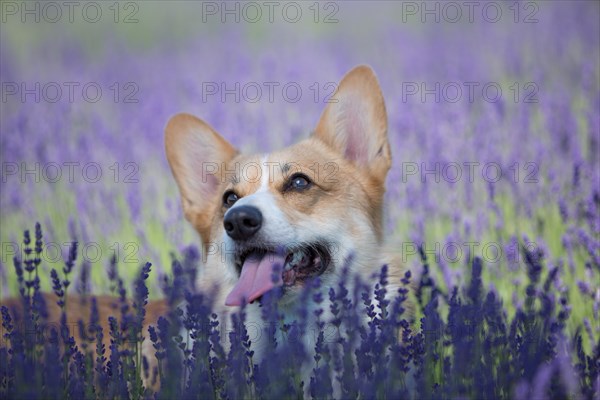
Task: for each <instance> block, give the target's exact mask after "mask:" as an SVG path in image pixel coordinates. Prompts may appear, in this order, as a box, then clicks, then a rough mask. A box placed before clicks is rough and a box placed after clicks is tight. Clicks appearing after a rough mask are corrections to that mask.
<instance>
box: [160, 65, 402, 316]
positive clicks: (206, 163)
mask: <svg viewBox="0 0 600 400" xmlns="http://www.w3.org/2000/svg"><path fill="white" fill-rule="evenodd" d="M165 144H166V152H167V158H168V160H169V164H170V166H171V169H172V171H173V175H174V176H175V179H176V181H177V184H178V186H179V189H180V191H181V196H182V202H183V209H184V212H185V216H186V218H187V219H188V220H189V221H190V222H191V223H192V224H193V226H194V227H195V228H196V230H197V231H198V232H199V234H200V236H201V238H202V242H203V250H204V255H205V257H206V258H205V259H206V265H205V271H203V273H204V276H205V278H208V279H209V280H212V281H213V283H212V284H213V285H221V286H224V287H225V292H226V293H225V294H226V295H227V297H226V299H225V302H226V304H227V305H240V304H241V303H242V302H243V301H244V299H245V300H246V301H248V302H251V301H253V300H255V299H257V298H259V297H260V296H261V295H262V294H264V293H265V292H267V291H268V290H270V289H271V288H273V287H275V286H283V287H284V296H285V297H286V298H287V299H293V298H294V295H295V294H297V293H298V292H299V291H300V290H299V289H300V288H301V287H302V285H303V283H304V282H305V281H306V280H307V279H309V278H311V277H314V276H317V275H321V276H322V277H323V278H322V279H332V278H333V277H335V276H336V274H337V273H339V271H340V270H341V268H342V266H343V265H344V264H348V263H350V264H351V265H352V266H353V267H355V266H356V267H358V268H359V269H360V267H361V266H366V265H368V264H369V263H375V262H376V261H375V260H376V259H377V257H378V256H379V254H377V253H378V251H379V245H380V243H381V240H382V221H381V219H382V202H383V195H384V191H385V178H386V175H387V172H388V170H389V168H390V165H391V152H390V146H389V143H388V140H387V116H386V111H385V105H384V101H383V97H382V94H381V90H380V88H379V84H378V82H377V79H376V77H375V75H374V73H373V71H372V70H371V69H370V68H369V67H366V66H359V67H357V68H354V69H353V70H352V71H350V72H349V73H348V74H347V75H346V76H345V77H344V78H343V79H342V81H341V82H340V84H339V86H338V89H337V91H336V92H335V94H334V96H333V97H332V99H331V100H330V103H329V104H328V105H327V107H326V108H325V110H324V112H323V114H322V115H321V118H320V120H319V122H318V124H317V127H316V129H315V131H314V133H313V134H312V135H311V136H310V137H309V138H307V139H305V140H303V141H301V142H299V143H297V144H295V145H293V146H290V147H287V148H285V149H283V150H281V151H276V152H272V153H268V154H254V155H245V154H240V153H239V152H238V151H236V149H235V148H234V147H233V146H232V145H231V144H230V143H229V142H227V141H226V140H225V139H224V138H223V137H221V136H220V135H219V134H218V133H217V132H215V131H214V130H213V129H212V128H211V127H210V126H209V125H208V124H206V123H205V122H203V121H202V120H200V119H198V118H196V117H194V116H191V115H189V114H178V115H176V116H174V117H173V118H171V120H170V121H169V123H168V124H167V127H166V137H165ZM349 260H351V261H349ZM373 267H378V265H373ZM355 270H356V269H355ZM357 272H360V271H357Z"/></svg>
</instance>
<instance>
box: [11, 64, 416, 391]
mask: <svg viewBox="0 0 600 400" xmlns="http://www.w3.org/2000/svg"><path fill="white" fill-rule="evenodd" d="M165 149H166V155H167V160H168V163H169V165H170V168H171V171H172V173H173V176H174V178H175V181H176V183H177V186H178V188H179V192H180V195H181V202H182V207H183V211H184V215H185V217H186V219H187V220H188V221H189V222H190V223H191V224H192V226H193V227H194V228H195V230H196V231H197V232H198V234H199V236H200V239H201V243H202V250H203V251H202V254H203V265H202V267H201V271H199V273H198V280H197V282H196V283H195V287H196V290H197V291H199V292H203V293H210V294H211V295H212V296H213V304H214V307H215V308H216V311H217V312H218V314H220V315H221V320H222V321H224V325H226V322H225V321H226V320H227V318H228V317H229V315H230V314H231V313H232V312H235V311H237V310H238V309H239V306H242V305H244V304H246V303H247V306H246V310H247V322H248V323H253V324H255V326H260V322H261V321H260V319H261V316H260V311H259V306H258V303H259V301H260V299H261V297H262V296H263V295H265V294H266V293H268V292H269V291H271V290H272V289H274V288H276V287H278V288H281V289H282V297H281V299H280V304H281V305H280V307H282V310H283V313H284V315H288V311H289V310H291V309H293V308H294V306H296V305H298V302H299V301H300V294H301V293H302V291H303V288H304V286H305V285H306V283H307V282H309V281H310V280H311V279H312V278H314V277H319V279H320V280H321V282H322V288H323V289H324V290H327V289H328V288H329V287H334V285H336V283H337V282H338V280H339V278H340V275H341V273H342V269H343V268H348V269H349V270H350V272H351V273H353V274H358V275H360V276H362V277H363V280H365V281H368V280H369V279H371V280H372V277H373V274H374V273H376V272H378V271H379V268H380V267H381V266H382V265H384V264H386V265H388V267H389V282H390V283H389V286H388V288H389V290H388V292H390V293H393V292H394V288H395V287H396V286H399V283H400V280H401V278H402V277H403V276H404V272H405V268H404V267H403V266H402V264H401V263H400V262H398V257H397V256H394V254H393V252H390V251H388V250H387V247H386V244H385V241H384V234H383V221H382V219H383V200H384V194H385V180H386V176H387V173H388V171H389V169H390V167H391V165H392V157H391V149H390V144H389V142H388V137H387V114H386V109H385V104H384V99H383V95H382V92H381V89H380V86H379V83H378V81H377V78H376V76H375V74H374V72H373V70H372V69H371V68H370V67H368V66H358V67H356V68H354V69H352V70H351V71H350V72H348V73H347V74H346V75H345V76H344V77H343V79H342V80H341V82H340V84H339V85H338V87H337V90H336V91H335V93H334V95H333V96H332V98H331V99H330V102H329V104H328V105H327V106H326V108H325V110H324V111H323V113H322V115H321V117H320V119H319V121H318V123H317V125H316V128H315V130H314V132H313V133H312V134H311V135H310V136H309V137H308V138H306V139H304V140H302V141H300V142H298V143H296V144H294V145H292V146H290V147H287V148H285V149H282V150H279V151H275V152H272V153H259V154H253V155H246V154H241V153H240V152H239V151H238V150H236V149H235V147H234V146H233V145H232V144H230V143H229V142H228V141H227V140H226V139H225V138H223V137H222V136H221V135H219V134H218V133H217V132H216V131H215V130H214V129H213V128H212V127H210V125H208V124H207V123H206V122H204V121H202V120H201V119H199V118H197V117H195V116H192V115H190V114H177V115H175V116H173V117H172V118H171V119H170V120H169V121H168V123H167V125H166V128H165ZM274 272H275V276H274ZM44 297H45V299H46V304H47V306H48V313H49V316H50V320H53V321H59V319H60V313H61V310H60V308H59V307H58V305H57V304H56V300H57V298H56V296H54V295H53V294H45V295H44ZM69 297H70V298H71V300H70V305H69V312H68V318H69V320H72V321H78V320H83V321H86V320H87V319H88V318H89V307H87V308H84V307H82V306H81V304H87V303H84V302H83V299H81V298H79V297H78V296H71V295H70V296H69ZM310 301H312V300H310ZM3 303H4V304H5V305H7V306H9V308H10V309H11V310H12V311H13V312H17V313H18V312H19V309H20V308H21V302H20V301H17V300H7V301H3ZM97 304H98V308H99V311H100V324H101V326H102V328H103V330H104V333H105V335H104V341H105V345H106V346H108V344H109V341H108V340H109V336H108V334H107V333H108V330H109V326H108V316H109V315H115V316H117V314H118V310H117V309H116V299H115V298H112V297H110V296H99V297H97ZM72 305H74V307H72ZM306 306H307V308H309V309H310V308H311V307H313V306H314V304H307V305H306ZM323 308H324V309H325V316H324V319H326V318H327V315H326V314H327V311H328V309H329V307H326V306H325V307H323ZM168 310H169V307H168V305H167V303H166V302H165V301H164V300H158V301H150V302H149V303H148V305H147V308H146V318H145V320H144V329H143V334H144V336H145V339H144V341H143V345H142V352H143V354H144V355H145V356H146V358H147V359H148V360H149V361H151V364H152V365H151V366H155V362H156V360H155V357H154V354H153V348H152V345H151V343H150V341H149V340H148V335H147V332H148V327H149V326H151V325H155V324H156V322H157V320H158V318H159V317H160V316H162V315H166V314H167V312H168ZM20 311H22V309H21V310H20ZM73 333H74V337H75V340H76V342H77V343H78V344H79V343H80V342H81V341H82V338H81V337H80V336H79V334H78V331H77V330H76V329H75V331H74V332H73ZM183 337H186V335H183ZM305 345H306V346H309V347H310V346H313V348H314V343H311V342H310V341H308V340H307V341H306V343H305ZM253 346H254V350H255V353H256V355H257V359H260V358H261V357H263V356H264V346H262V344H261V343H260V341H258V340H257V341H255V342H254V343H253ZM303 368H304V370H305V371H308V369H307V368H309V367H307V366H303ZM145 384H146V385H147V386H148V385H149V383H148V382H147V380H145ZM151 386H152V387H153V389H157V388H158V386H157V384H156V383H155V384H154V385H151Z"/></svg>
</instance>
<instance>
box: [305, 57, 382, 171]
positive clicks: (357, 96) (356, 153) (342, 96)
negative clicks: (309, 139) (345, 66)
mask: <svg viewBox="0 0 600 400" xmlns="http://www.w3.org/2000/svg"><path fill="white" fill-rule="evenodd" d="M314 136H315V137H317V138H319V139H320V140H322V141H323V142H325V143H326V144H327V145H329V146H330V147H331V148H332V149H334V150H337V151H340V152H341V153H342V155H343V156H344V158H346V159H347V160H350V161H351V162H353V163H354V164H355V165H357V166H358V167H360V168H366V169H367V170H369V172H370V173H371V175H372V176H373V177H375V178H377V179H380V180H381V182H384V181H385V177H386V175H387V172H388V170H389V169H390V166H391V165H392V155H391V151H390V145H389V143H388V139H387V114H386V111H385V103H384V101H383V95H382V94H381V89H380V87H379V83H378V82H377V78H376V77H375V73H374V72H373V70H372V69H371V68H370V67H368V66H366V65H361V66H358V67H355V68H354V69H352V70H351V71H350V72H348V73H347V74H346V75H345V76H344V77H343V78H342V81H341V82H340V84H339V86H338V88H337V90H336V91H335V93H334V95H333V96H332V97H331V99H330V104H328V105H327V107H326V108H325V110H324V111H323V114H322V115H321V119H320V120H319V123H318V125H317V128H316V130H315V132H314Z"/></svg>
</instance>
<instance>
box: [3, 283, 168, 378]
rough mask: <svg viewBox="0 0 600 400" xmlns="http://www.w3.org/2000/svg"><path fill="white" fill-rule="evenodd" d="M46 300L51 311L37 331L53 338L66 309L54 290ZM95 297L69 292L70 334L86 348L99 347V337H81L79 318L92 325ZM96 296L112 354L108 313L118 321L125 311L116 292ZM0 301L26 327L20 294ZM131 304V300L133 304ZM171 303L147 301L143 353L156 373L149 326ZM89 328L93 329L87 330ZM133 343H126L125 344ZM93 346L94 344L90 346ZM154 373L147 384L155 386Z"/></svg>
mask: <svg viewBox="0 0 600 400" xmlns="http://www.w3.org/2000/svg"><path fill="white" fill-rule="evenodd" d="M42 295H43V297H44V302H45V303H46V311H47V313H48V316H47V318H45V319H44V320H43V321H40V331H39V332H36V334H37V335H42V336H41V337H42V339H43V340H49V338H50V330H51V329H56V330H57V332H58V331H59V329H60V327H61V314H62V310H61V308H60V307H59V306H58V304H57V301H58V298H57V297H56V295H55V294H54V293H43V294H42ZM91 297H92V296H79V295H73V294H69V295H68V296H67V319H66V324H67V327H68V329H69V334H70V335H71V336H73V337H74V339H75V343H76V345H77V346H78V347H79V349H80V350H81V349H82V346H83V345H84V343H86V344H87V345H88V351H92V352H94V351H95V341H96V338H95V337H94V338H93V343H89V342H86V341H85V340H84V338H82V337H81V332H80V329H79V321H81V322H83V325H84V328H87V327H89V323H90V314H91V302H92V300H91ZM93 297H95V298H96V304H97V307H98V317H99V324H100V326H101V327H102V334H103V340H102V343H103V344H104V346H105V349H106V357H107V358H108V356H109V355H110V350H109V347H110V339H111V337H110V326H109V323H108V317H110V316H113V317H115V318H116V319H117V321H118V322H119V323H120V322H121V318H120V316H121V313H120V310H119V306H120V303H119V301H118V299H117V298H116V297H114V296H108V295H100V296H93ZM0 305H2V306H6V307H7V308H8V310H9V312H10V314H11V316H12V318H13V325H15V327H17V328H18V327H19V326H21V327H22V324H23V318H24V310H23V302H22V300H21V299H20V298H10V299H4V300H2V301H1V302H0ZM130 306H131V304H130ZM168 311H169V309H168V305H167V303H166V301H165V300H156V301H150V302H148V304H147V305H146V317H145V319H144V324H143V328H142V336H143V338H144V340H143V342H142V353H143V354H144V355H145V356H146V358H147V360H148V364H149V366H150V375H152V369H153V367H154V366H156V358H155V357H154V352H153V348H152V345H151V344H150V339H149V337H148V327H149V326H150V325H156V323H157V321H158V318H159V317H161V316H165V315H166V314H167V313H168ZM86 332H88V334H89V331H87V330H86ZM61 344H62V342H60V343H57V345H59V346H60V345H61ZM0 345H1V346H9V345H10V343H9V342H8V341H7V340H6V339H5V338H4V337H3V336H2V337H0ZM127 345H129V343H127V342H126V343H125V346H127ZM90 346H92V348H91V349H90ZM150 380H151V376H150V379H148V380H147V381H146V382H145V383H146V386H147V387H151V382H150ZM153 389H155V390H156V389H158V386H157V384H156V383H155V385H154V386H153Z"/></svg>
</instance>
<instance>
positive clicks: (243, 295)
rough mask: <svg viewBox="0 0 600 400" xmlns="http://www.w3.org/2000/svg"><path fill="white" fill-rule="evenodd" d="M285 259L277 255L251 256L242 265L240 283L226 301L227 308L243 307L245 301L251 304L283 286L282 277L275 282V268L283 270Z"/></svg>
mask: <svg viewBox="0 0 600 400" xmlns="http://www.w3.org/2000/svg"><path fill="white" fill-rule="evenodd" d="M284 263H285V258H284V257H283V256H281V255H278V254H276V253H266V254H265V255H257V254H251V255H249V256H248V257H247V258H246V260H245V261H244V265H242V273H241V275H240V279H239V280H238V283H237V284H236V285H235V287H234V288H233V290H232V291H231V292H230V293H229V295H228V296H227V298H226V299H225V305H226V306H241V305H242V302H243V301H244V300H245V301H246V302H247V303H250V302H252V301H254V300H256V299H258V298H259V297H260V296H262V295H263V294H265V293H266V292H268V291H269V290H271V289H273V288H274V287H276V286H280V285H282V284H283V280H282V278H281V275H278V277H277V280H276V281H275V282H273V268H274V267H275V266H276V265H279V268H280V269H281V268H283V264H284Z"/></svg>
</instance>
